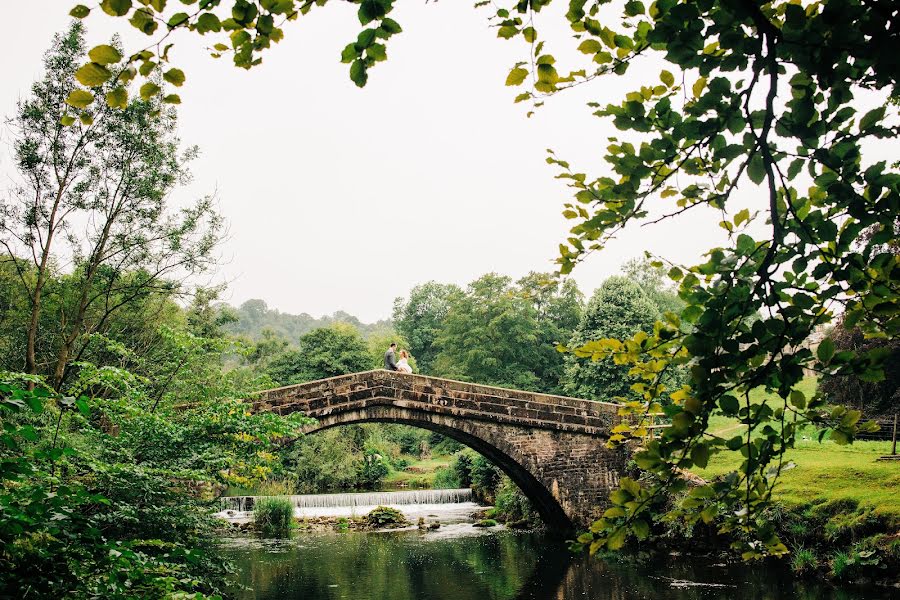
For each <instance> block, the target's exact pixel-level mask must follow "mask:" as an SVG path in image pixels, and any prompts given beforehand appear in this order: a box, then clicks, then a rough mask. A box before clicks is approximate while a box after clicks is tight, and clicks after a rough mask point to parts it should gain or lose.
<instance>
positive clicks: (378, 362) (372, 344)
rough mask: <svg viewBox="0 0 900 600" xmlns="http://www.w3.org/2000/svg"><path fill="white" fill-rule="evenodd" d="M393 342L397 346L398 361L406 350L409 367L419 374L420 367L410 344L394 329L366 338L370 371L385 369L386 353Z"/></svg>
mask: <svg viewBox="0 0 900 600" xmlns="http://www.w3.org/2000/svg"><path fill="white" fill-rule="evenodd" d="M391 342H393V343H395V344H397V354H398V357H397V360H400V357H399V353H400V351H401V350H406V352H407V353H408V354H409V355H410V356H409V365H410V366H411V367H412V368H413V371H414V372H418V371H419V370H420V369H419V365H418V361H417V360H416V357H415V355H413V354H412V352H411V350H410V346H409V342H407V341H406V338H404V337H403V336H401V335H400V334H398V333H397V332H396V331H394V330H393V329H388V330H385V331H381V332H378V333H372V334H369V336H368V337H367V338H366V346H367V347H368V349H369V356H370V360H369V369H383V368H384V353H385V352H387V349H388V347H389V346H390V345H391Z"/></svg>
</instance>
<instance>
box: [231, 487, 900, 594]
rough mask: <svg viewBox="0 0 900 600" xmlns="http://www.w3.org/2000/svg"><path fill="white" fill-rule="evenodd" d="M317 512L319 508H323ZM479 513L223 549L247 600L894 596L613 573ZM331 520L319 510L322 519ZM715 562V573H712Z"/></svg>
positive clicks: (762, 581)
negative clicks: (418, 525) (420, 526)
mask: <svg viewBox="0 0 900 600" xmlns="http://www.w3.org/2000/svg"><path fill="white" fill-rule="evenodd" d="M316 503H318V501H316ZM474 506H475V505H474V504H471V503H469V502H465V503H447V504H444V505H442V506H438V505H434V504H431V505H429V506H428V509H427V510H424V511H420V510H417V509H416V507H413V506H410V505H408V504H407V505H402V504H401V505H397V508H400V509H401V510H403V511H404V512H407V513H409V512H410V510H413V511H415V512H416V513H424V512H428V511H431V512H429V516H427V519H426V520H428V521H434V520H440V521H441V522H442V526H441V528H440V529H437V530H435V531H429V532H420V531H418V530H416V529H409V530H399V531H379V532H369V533H361V532H347V533H300V534H297V535H295V536H293V537H292V538H290V539H262V538H256V537H240V538H228V539H225V540H223V545H224V551H225V553H226V554H227V555H228V556H229V557H230V558H232V560H233V561H234V562H235V564H236V565H237V573H236V574H235V588H234V590H233V592H234V594H235V595H236V596H237V597H238V598H240V599H241V600H251V599H257V600H275V599H298V600H337V599H352V600H576V599H578V600H584V599H595V598H596V599H604V600H605V599H609V600H640V599H648V600H649V599H653V600H670V599H671V600H675V599H678V600H682V599H723V600H725V599H727V600H743V599H747V600H750V599H753V600H762V599H766V600H769V599H771V600H775V599H795V598H796V599H798V600H813V599H816V600H818V599H821V600H878V599H881V598H885V599H887V598H890V597H892V596H891V593H890V592H889V591H888V590H858V589H850V590H836V589H834V588H832V587H830V586H829V585H827V584H825V583H821V582H814V581H813V582H810V581H799V580H797V579H795V578H793V577H792V576H791V574H790V572H789V571H788V570H787V569H786V568H784V567H780V566H760V565H755V566H749V565H745V564H724V563H716V561H715V560H710V559H706V558H693V557H680V556H672V557H669V558H668V559H666V560H665V561H663V562H662V563H660V562H654V563H652V564H635V563H631V562H623V563H614V564H610V563H607V562H604V561H600V560H597V559H591V558H587V557H576V556H572V555H571V554H570V553H569V552H568V551H567V549H566V548H565V544H564V543H563V541H561V540H558V539H555V538H554V537H552V536H550V535H548V534H546V533H541V532H517V531H512V530H507V529H504V528H502V527H501V528H491V529H479V528H475V527H473V526H472V522H471V521H472V519H471V517H470V516H469V515H470V513H471V511H472V508H473V507H474ZM321 512H322V511H319V510H317V511H316V513H317V514H321ZM710 563H713V564H710Z"/></svg>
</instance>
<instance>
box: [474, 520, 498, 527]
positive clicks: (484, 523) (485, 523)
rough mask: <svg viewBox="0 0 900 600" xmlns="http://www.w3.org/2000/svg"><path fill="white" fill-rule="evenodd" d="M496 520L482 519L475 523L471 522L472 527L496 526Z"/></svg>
mask: <svg viewBox="0 0 900 600" xmlns="http://www.w3.org/2000/svg"><path fill="white" fill-rule="evenodd" d="M496 526H497V521H495V520H493V519H482V520H480V521H478V522H477V523H473V524H472V527H496Z"/></svg>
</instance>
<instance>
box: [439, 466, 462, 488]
mask: <svg viewBox="0 0 900 600" xmlns="http://www.w3.org/2000/svg"><path fill="white" fill-rule="evenodd" d="M433 486H434V488H435V489H438V490H455V489H457V488H461V487H463V485H462V483H461V482H460V480H459V475H458V474H457V472H456V471H455V470H454V469H452V468H451V467H440V468H438V469H437V470H436V471H435V472H434V483H433Z"/></svg>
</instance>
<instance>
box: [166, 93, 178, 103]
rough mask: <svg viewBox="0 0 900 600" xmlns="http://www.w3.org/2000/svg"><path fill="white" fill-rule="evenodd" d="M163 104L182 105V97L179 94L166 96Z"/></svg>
mask: <svg viewBox="0 0 900 600" xmlns="http://www.w3.org/2000/svg"><path fill="white" fill-rule="evenodd" d="M163 102H164V103H166V104H181V96H179V95H178V94H166V95H165V96H163Z"/></svg>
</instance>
